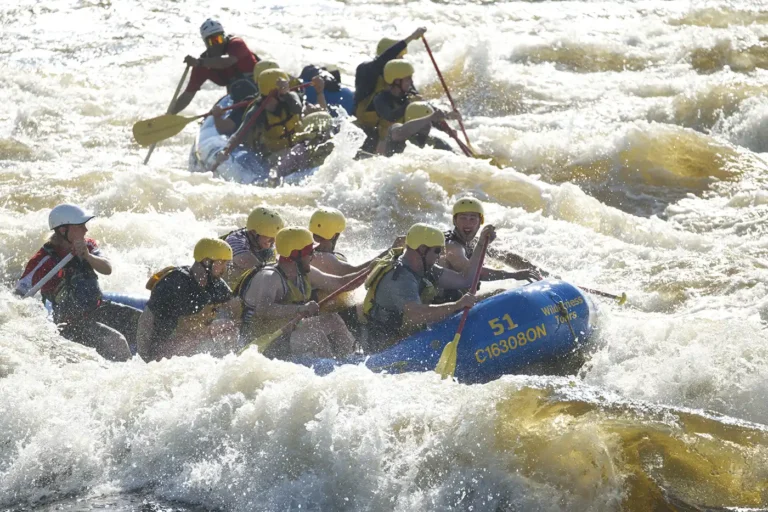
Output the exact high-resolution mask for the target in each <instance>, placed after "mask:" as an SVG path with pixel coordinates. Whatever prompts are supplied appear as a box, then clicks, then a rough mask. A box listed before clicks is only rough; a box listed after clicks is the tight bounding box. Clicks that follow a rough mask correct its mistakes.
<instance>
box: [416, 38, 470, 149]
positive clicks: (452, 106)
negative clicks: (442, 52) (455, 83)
mask: <svg viewBox="0 0 768 512" xmlns="http://www.w3.org/2000/svg"><path fill="white" fill-rule="evenodd" d="M421 40H422V41H423V42H424V48H426V49H427V53H428V54H429V58H430V59H431V60H432V65H433V66H435V71H437V76H438V77H439V78H440V83H442V84H443V89H445V95H446V96H448V101H450V102H451V108H453V110H454V111H455V112H458V109H457V108H456V104H455V103H454V102H453V98H452V97H451V91H449V90H448V86H447V85H446V84H445V79H444V78H443V74H442V73H441V72H440V68H438V67H437V61H436V60H435V56H434V55H432V49H430V47H429V43H427V39H426V38H425V37H424V36H423V35H422V36H421ZM457 121H458V122H459V127H460V128H461V132H462V133H463V134H464V138H465V139H466V141H467V146H469V147H470V149H471V144H470V143H469V137H468V136H467V130H465V129H464V123H463V122H462V121H461V118H459V119H457ZM473 153H474V152H473Z"/></svg>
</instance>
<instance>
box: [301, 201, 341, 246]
mask: <svg viewBox="0 0 768 512" xmlns="http://www.w3.org/2000/svg"><path fill="white" fill-rule="evenodd" d="M346 227H347V219H345V218H344V214H343V213H341V212H340V211H339V210H337V209H336V208H319V209H317V210H315V213H313V214H312V218H310V219H309V230H310V231H312V233H314V234H315V235H317V236H321V237H323V238H325V239H326V240H330V239H331V238H333V237H334V236H336V235H338V234H339V233H341V232H342V231H344V228H346Z"/></svg>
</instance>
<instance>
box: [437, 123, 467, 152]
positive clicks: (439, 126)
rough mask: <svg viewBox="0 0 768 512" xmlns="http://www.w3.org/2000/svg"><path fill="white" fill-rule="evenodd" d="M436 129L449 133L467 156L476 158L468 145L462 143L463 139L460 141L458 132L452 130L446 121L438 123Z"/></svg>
mask: <svg viewBox="0 0 768 512" xmlns="http://www.w3.org/2000/svg"><path fill="white" fill-rule="evenodd" d="M435 127H436V128H437V129H438V130H441V131H443V132H445V133H447V134H448V135H449V136H450V137H451V138H452V139H453V140H455V141H456V144H458V145H459V148H460V149H461V151H463V152H464V155H465V156H468V157H472V158H474V156H475V155H474V153H472V150H471V149H469V148H468V147H467V145H466V144H464V143H463V142H461V139H459V136H458V134H457V133H456V130H454V129H453V128H451V127H450V126H449V125H448V123H447V122H446V121H445V120H442V121H440V122H439V123H436V124H435Z"/></svg>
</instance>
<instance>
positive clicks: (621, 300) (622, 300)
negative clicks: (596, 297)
mask: <svg viewBox="0 0 768 512" xmlns="http://www.w3.org/2000/svg"><path fill="white" fill-rule="evenodd" d="M618 299H619V306H623V305H624V303H625V302H627V292H621V297H619V298H618Z"/></svg>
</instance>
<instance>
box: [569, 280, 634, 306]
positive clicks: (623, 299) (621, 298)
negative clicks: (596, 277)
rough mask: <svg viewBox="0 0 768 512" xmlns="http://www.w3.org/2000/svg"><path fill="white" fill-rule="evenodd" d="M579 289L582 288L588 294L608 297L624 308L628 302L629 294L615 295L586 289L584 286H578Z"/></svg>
mask: <svg viewBox="0 0 768 512" xmlns="http://www.w3.org/2000/svg"><path fill="white" fill-rule="evenodd" d="M576 287H577V288H581V289H582V290H584V291H585V292H587V293H593V294H595V295H599V296H601V297H608V298H609V299H614V300H615V301H617V302H618V304H619V306H623V305H624V303H626V302H627V292H621V295H614V294H612V293H606V292H601V291H600V290H593V289H592V288H585V287H584V286H579V285H576Z"/></svg>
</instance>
